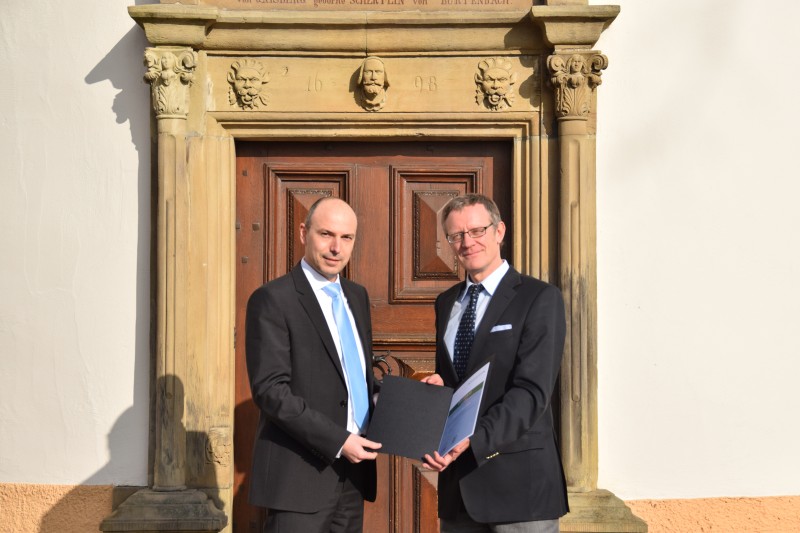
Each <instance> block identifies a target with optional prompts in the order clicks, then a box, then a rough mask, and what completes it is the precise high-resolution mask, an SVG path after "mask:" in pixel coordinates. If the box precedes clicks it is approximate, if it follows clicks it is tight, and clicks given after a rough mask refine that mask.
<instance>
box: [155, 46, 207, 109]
mask: <svg viewBox="0 0 800 533" xmlns="http://www.w3.org/2000/svg"><path fill="white" fill-rule="evenodd" d="M144 64H145V65H146V66H147V73H145V75H144V80H145V81H146V82H148V83H149V84H150V94H151V97H152V103H153V109H154V110H155V112H156V116H158V117H159V118H165V117H175V118H186V114H187V113H188V110H189V87H190V86H191V85H192V81H194V69H195V66H196V65H197V53H196V52H194V51H192V50H188V49H179V50H171V49H161V48H148V49H146V50H145V52H144Z"/></svg>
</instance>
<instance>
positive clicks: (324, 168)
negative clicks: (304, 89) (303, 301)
mask: <svg viewBox="0 0 800 533" xmlns="http://www.w3.org/2000/svg"><path fill="white" fill-rule="evenodd" d="M236 148H237V159H236V170H237V174H236V175H237V183H236V185H237V192H236V202H237V205H236V233H237V241H236V244H237V254H236V255H237V261H238V262H237V270H236V275H237V280H236V292H237V295H236V300H237V301H236V331H237V342H236V392H235V394H236V413H235V431H234V435H235V437H234V453H235V458H236V472H235V479H234V510H233V531H234V532H235V533H260V532H261V523H262V521H263V514H262V513H261V512H260V511H259V510H258V509H256V508H254V507H252V506H250V505H249V504H248V503H247V487H248V480H247V477H248V476H249V470H250V455H251V453H252V445H253V439H254V433H255V428H256V424H257V421H258V412H257V409H256V407H255V406H254V404H253V403H252V400H251V397H250V391H249V385H248V381H247V371H246V367H245V361H244V315H245V307H246V304H247V299H248V297H249V296H250V294H251V293H252V292H253V291H254V290H255V289H256V288H257V287H259V286H260V285H261V284H262V283H264V282H265V281H267V280H270V279H274V278H276V277H278V276H281V275H283V274H285V273H286V272H288V271H289V270H290V269H291V268H292V267H293V266H294V265H296V264H297V262H298V261H299V260H300V259H301V258H302V256H303V252H304V249H303V246H302V244H301V242H300V238H299V231H298V226H299V224H300V223H301V222H303V220H304V219H305V216H306V213H307V211H308V208H309V207H310V206H311V204H312V203H313V202H314V201H315V200H316V199H317V198H319V197H320V196H335V197H340V198H343V199H345V200H347V201H348V202H349V203H350V205H351V206H352V207H353V209H354V210H355V212H356V214H357V215H358V236H357V239H356V245H355V249H354V251H353V256H352V259H351V261H350V264H349V265H348V267H347V269H346V271H345V275H346V276H347V277H348V278H349V279H352V280H354V281H357V282H358V283H361V284H362V285H364V286H366V288H367V290H368V291H369V295H370V302H371V306H372V326H373V328H372V329H373V346H372V351H373V354H374V355H373V360H374V371H375V375H376V377H378V378H380V377H381V376H382V375H383V374H384V373H387V372H391V373H392V374H394V375H402V376H408V377H412V378H420V377H422V376H425V375H427V374H429V373H430V372H432V371H433V351H434V311H433V301H434V299H435V298H436V296H437V295H438V294H439V293H440V292H442V291H443V290H444V289H446V288H448V287H450V286H451V285H453V284H454V283H456V282H458V281H459V280H460V279H462V278H463V273H462V272H461V270H460V268H459V267H458V263H457V261H456V258H455V256H454V255H453V253H452V251H451V249H450V246H449V245H448V244H447V241H446V240H445V236H444V234H443V232H442V229H441V226H440V224H439V221H438V214H439V212H440V211H441V209H442V207H443V206H444V205H445V203H447V201H448V200H449V199H450V198H452V197H454V196H457V195H459V194H462V193H465V192H482V193H484V194H487V195H490V196H493V197H494V198H495V200H496V201H497V202H498V205H499V206H500V209H501V212H502V214H503V218H505V219H506V220H510V216H511V190H510V179H509V178H510V175H511V167H510V165H511V163H510V161H511V147H510V146H509V145H508V144H507V143H503V142H492V141H490V142H396V143H387V142H381V143H367V142H326V143H280V142H275V143H244V142H243V143H237V146H236ZM512 230H513V229H512V227H511V225H510V224H509V225H508V231H509V234H508V235H507V236H506V239H505V240H506V242H512V239H513V235H511V234H510V233H511V232H512ZM378 472H379V473H378V476H379V478H378V499H377V501H376V502H374V503H369V504H367V507H366V514H365V521H364V531H365V532H367V533H382V532H387V533H388V532H392V533H397V532H411V531H414V532H428V531H431V532H433V531H438V521H437V517H436V476H435V474H432V473H430V472H423V471H422V470H421V469H420V468H419V462H417V461H411V460H408V459H405V458H399V457H393V456H386V455H380V456H379V461H378Z"/></svg>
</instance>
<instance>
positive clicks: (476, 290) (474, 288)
mask: <svg viewBox="0 0 800 533" xmlns="http://www.w3.org/2000/svg"><path fill="white" fill-rule="evenodd" d="M482 290H483V285H481V284H480V283H476V284H474V285H470V286H469V297H470V298H474V297H475V296H477V295H478V294H480V292H481V291H482Z"/></svg>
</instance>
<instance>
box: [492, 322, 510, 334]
mask: <svg viewBox="0 0 800 533" xmlns="http://www.w3.org/2000/svg"><path fill="white" fill-rule="evenodd" d="M507 329H511V324H498V325H497V326H495V327H493V328H492V329H491V331H490V332H489V333H494V332H495V331H505V330H507Z"/></svg>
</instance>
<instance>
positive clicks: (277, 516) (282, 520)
mask: <svg viewBox="0 0 800 533" xmlns="http://www.w3.org/2000/svg"><path fill="white" fill-rule="evenodd" d="M333 468H334V470H336V471H337V472H338V473H339V482H338V483H337V484H336V489H335V490H334V492H333V494H331V498H330V500H329V501H328V502H327V503H326V504H325V505H324V506H323V507H322V508H321V509H320V510H319V511H317V512H315V513H298V512H294V511H282V510H278V509H269V510H268V511H267V521H266V523H265V524H264V533H301V532H302V533H361V531H362V528H363V524H364V498H363V496H362V495H361V493H360V492H359V490H358V489H357V488H356V486H355V485H354V484H353V482H352V480H351V478H350V476H349V475H348V470H351V467H350V463H349V462H348V461H347V459H344V458H340V459H337V460H336V462H334V464H333ZM351 472H352V470H351Z"/></svg>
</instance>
